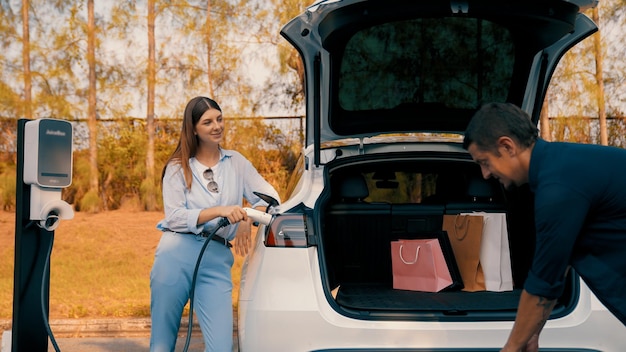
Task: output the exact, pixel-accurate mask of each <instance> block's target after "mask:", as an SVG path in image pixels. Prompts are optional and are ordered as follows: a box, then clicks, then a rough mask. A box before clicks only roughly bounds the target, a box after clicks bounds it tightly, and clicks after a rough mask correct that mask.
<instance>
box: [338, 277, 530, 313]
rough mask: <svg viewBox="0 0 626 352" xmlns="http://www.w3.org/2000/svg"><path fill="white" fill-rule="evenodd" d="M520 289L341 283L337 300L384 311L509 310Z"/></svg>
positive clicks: (515, 306) (359, 308)
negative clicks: (418, 288)
mask: <svg viewBox="0 0 626 352" xmlns="http://www.w3.org/2000/svg"><path fill="white" fill-rule="evenodd" d="M520 295H521V290H514V291H507V292H488V291H480V292H463V291H453V292H445V291H442V292H436V293H431V292H417V291H405V290H395V289H393V288H392V287H391V285H390V284H372V283H367V284H355V283H350V284H344V285H341V286H340V287H339V290H338V292H337V297H336V301H337V303H338V304H339V305H341V306H343V307H345V308H350V309H356V310H385V311H463V312H468V311H511V310H516V309H517V305H518V303H519V298H520Z"/></svg>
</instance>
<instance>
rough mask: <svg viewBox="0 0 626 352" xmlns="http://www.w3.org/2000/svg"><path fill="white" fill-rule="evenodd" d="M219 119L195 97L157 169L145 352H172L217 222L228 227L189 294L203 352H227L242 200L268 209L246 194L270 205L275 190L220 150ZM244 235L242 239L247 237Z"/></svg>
mask: <svg viewBox="0 0 626 352" xmlns="http://www.w3.org/2000/svg"><path fill="white" fill-rule="evenodd" d="M223 138H224V119H223V117H222V111H221V109H220V107H219V105H218V104H217V103H216V102H215V101H213V100H212V99H209V98H205V97H195V98H193V99H191V101H189V103H188V104H187V107H186V108H185V115H184V118H183V125H182V131H181V135H180V141H179V142H178V146H177V147H176V150H175V151H174V153H173V154H172V156H171V157H170V159H169V160H168V162H167V163H166V165H165V167H164V169H163V175H162V186H163V206H164V208H165V209H164V210H165V218H164V219H163V220H162V221H160V222H159V223H158V224H157V228H158V229H160V230H161V231H163V234H162V237H161V241H160V242H159V245H158V247H157V249H156V254H155V259H154V264H153V267H152V272H151V274H150V288H151V302H150V304H151V307H150V309H151V316H152V330H151V337H150V350H151V351H173V350H174V347H175V345H176V337H177V335H178V330H179V328H180V321H181V318H182V313H183V308H184V306H185V305H186V304H187V301H188V300H189V294H190V289H191V282H192V276H193V272H194V268H195V265H196V261H197V259H198V257H199V255H200V250H201V249H202V246H203V245H204V242H205V240H206V237H205V236H206V234H208V233H211V232H213V231H214V230H215V228H216V227H217V224H218V222H219V221H220V220H221V219H222V218H226V219H228V221H229V223H230V224H231V225H229V226H226V227H224V228H222V229H220V230H218V231H217V233H216V234H215V236H214V237H213V239H214V240H215V241H211V243H209V245H208V246H207V247H206V250H205V252H204V254H203V256H202V261H201V264H200V267H199V270H198V276H197V279H196V284H195V291H194V313H195V314H196V316H197V317H198V322H199V324H200V329H201V330H202V335H203V337H204V344H205V350H206V351H219V352H222V351H223V352H230V351H231V350H232V333H233V316H232V314H233V311H232V280H231V274H230V272H231V267H232V264H233V261H234V258H233V254H232V252H231V250H230V247H231V244H230V241H231V240H233V239H234V238H235V236H236V235H237V227H238V225H239V223H240V222H242V221H243V225H244V226H242V227H245V225H247V228H248V230H249V222H248V217H247V215H246V212H245V211H244V210H243V208H242V207H241V206H242V199H243V198H244V197H245V198H246V200H247V201H248V202H250V204H252V207H254V208H258V209H259V210H264V209H265V206H267V203H265V202H264V201H263V200H261V199H260V198H259V197H258V196H256V195H254V193H253V192H255V191H257V192H260V193H264V194H267V195H270V196H272V197H274V198H276V199H277V200H278V199H279V198H278V194H277V192H276V190H275V189H274V188H273V187H272V186H271V185H270V184H269V183H268V182H267V181H265V180H264V179H263V177H261V175H259V173H258V172H257V170H256V169H255V168H254V166H252V164H251V163H250V162H249V161H248V160H247V159H246V158H245V157H243V156H242V155H241V154H240V153H238V152H236V151H233V150H226V149H222V148H221V147H220V142H221V141H222V139H223ZM248 235H249V234H248Z"/></svg>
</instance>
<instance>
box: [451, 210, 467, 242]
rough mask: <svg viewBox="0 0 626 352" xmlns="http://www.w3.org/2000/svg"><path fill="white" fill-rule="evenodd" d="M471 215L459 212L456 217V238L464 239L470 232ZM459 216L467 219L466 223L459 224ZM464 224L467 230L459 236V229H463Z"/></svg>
mask: <svg viewBox="0 0 626 352" xmlns="http://www.w3.org/2000/svg"><path fill="white" fill-rule="evenodd" d="M469 217H470V216H469V215H461V214H457V215H456V216H455V217H454V237H456V239H457V240H459V241H462V240H463V239H464V238H465V237H466V236H467V233H468V232H469ZM459 218H463V219H465V223H461V224H460V225H459V223H458V219H459ZM463 226H465V231H464V233H463V235H462V236H459V232H458V230H459V229H463Z"/></svg>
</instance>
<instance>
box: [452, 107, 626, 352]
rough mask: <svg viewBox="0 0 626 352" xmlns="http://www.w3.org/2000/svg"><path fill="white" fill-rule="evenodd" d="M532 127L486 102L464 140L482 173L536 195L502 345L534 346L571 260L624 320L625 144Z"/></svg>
mask: <svg viewBox="0 0 626 352" xmlns="http://www.w3.org/2000/svg"><path fill="white" fill-rule="evenodd" d="M537 135H538V133H537V127H536V126H535V124H534V123H533V122H532V121H531V119H530V117H529V116H528V114H526V113H525V112H524V111H523V110H521V109H519V108H518V107H516V106H515V105H513V104H503V103H490V104H486V105H484V106H483V107H482V108H481V109H480V110H478V112H477V113H476V114H475V115H474V117H473V118H472V120H471V122H470V124H469V125H468V127H467V131H466V132H465V139H464V141H463V147H464V148H465V149H467V150H468V152H469V153H470V154H471V155H472V158H473V159H474V161H476V162H477V163H478V164H479V165H480V168H481V171H482V174H483V177H484V178H486V179H487V178H489V177H493V178H496V179H497V180H499V181H500V182H501V183H502V184H503V185H504V186H505V187H506V188H510V187H515V186H521V185H523V184H525V183H528V184H529V186H530V190H531V191H532V192H533V193H534V195H535V207H534V211H535V229H536V236H537V237H536V249H535V254H534V258H533V263H532V266H531V269H530V272H529V273H528V278H527V280H526V282H525V283H524V290H523V291H522V295H521V297H520V302H519V307H518V313H517V317H516V319H515V324H514V325H513V330H512V331H511V333H510V335H509V339H508V341H507V343H506V345H505V346H504V348H503V349H502V351H537V350H538V349H539V333H540V332H541V329H542V328H543V326H544V324H545V323H546V320H547V319H548V317H549V316H550V312H551V311H552V309H553V308H554V305H555V303H556V300H557V298H558V297H559V296H561V294H562V293H563V289H564V286H565V275H566V274H567V270H568V268H569V267H570V266H571V267H573V268H574V269H575V270H576V272H577V273H578V274H579V275H580V277H581V278H582V279H583V280H584V281H585V283H586V284H587V285H588V286H589V288H590V289H591V290H592V291H593V292H594V294H595V295H596V296H597V297H598V299H599V300H600V301H601V302H602V303H603V304H604V305H605V306H606V307H607V308H608V309H609V310H610V311H611V312H612V313H613V314H614V315H615V316H616V317H617V318H618V319H619V320H620V321H621V322H622V323H623V324H624V325H626V150H623V149H619V148H614V147H606V146H598V145H589V144H575V143H561V142H551V143H549V142H546V141H544V140H542V139H540V138H538V136H537Z"/></svg>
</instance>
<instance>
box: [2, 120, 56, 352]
mask: <svg viewBox="0 0 626 352" xmlns="http://www.w3.org/2000/svg"><path fill="white" fill-rule="evenodd" d="M28 121H29V120H28V119H20V120H18V125H17V169H16V170H17V177H16V188H15V193H16V194H15V195H16V202H15V206H16V211H15V255H14V256H15V266H14V280H13V325H12V327H11V351H12V352H19V351H32V352H38V351H41V352H46V351H48V332H47V329H46V323H47V322H46V321H45V320H44V319H45V318H44V312H45V316H46V317H47V316H48V313H49V303H50V301H49V300H50V299H49V297H50V267H49V266H47V268H48V269H47V270H46V272H44V270H45V268H46V264H47V263H46V261H47V260H48V258H47V252H48V248H49V246H50V245H51V241H52V240H53V235H54V231H47V230H45V229H43V228H40V227H39V226H37V225H36V223H35V222H34V221H32V220H30V197H31V194H30V193H31V187H30V185H27V184H26V183H24V157H25V156H24V128H25V126H26V122H28ZM26 157H30V158H32V157H36V156H33V155H28V156H26ZM44 275H45V276H44Z"/></svg>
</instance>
